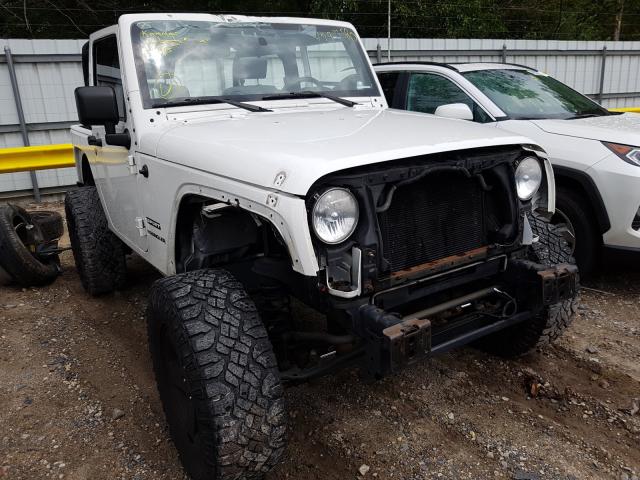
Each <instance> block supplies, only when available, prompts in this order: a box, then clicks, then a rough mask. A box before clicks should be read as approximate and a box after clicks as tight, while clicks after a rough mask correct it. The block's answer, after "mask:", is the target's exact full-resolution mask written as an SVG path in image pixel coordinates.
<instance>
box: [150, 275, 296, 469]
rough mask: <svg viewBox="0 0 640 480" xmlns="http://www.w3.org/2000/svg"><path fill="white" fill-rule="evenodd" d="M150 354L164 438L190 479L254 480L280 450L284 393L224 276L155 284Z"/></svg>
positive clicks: (241, 296) (249, 306)
mask: <svg viewBox="0 0 640 480" xmlns="http://www.w3.org/2000/svg"><path fill="white" fill-rule="evenodd" d="M147 317H148V327H149V348H150V350H151V356H152V359H153V367H154V370H155V374H156V380H157V383H158V390H159V393H160V398H161V400H162V405H163V408H164V411H165V415H166V417H167V422H168V424H169V431H170V433H171V437H172V438H173V441H174V443H175V445H176V448H177V450H178V454H179V455H180V459H181V460H182V463H183V465H184V467H185V470H186V471H187V473H188V474H189V475H190V476H191V478H193V479H194V480H205V479H206V480H214V479H215V480H226V479H259V478H262V476H263V475H264V474H265V473H266V472H267V471H269V470H270V469H271V468H272V467H273V466H274V465H276V464H277V463H278V461H279V459H280V458H281V456H282V454H283V452H284V450H285V445H286V413H285V408H284V397H283V393H284V392H283V387H282V385H281V382H280V375H279V372H278V368H277V363H276V358H275V355H274V353H273V349H272V346H271V343H270V342H269V338H268V337H267V331H266V329H265V327H264V325H263V323H262V321H261V320H260V317H259V315H258V312H257V310H256V307H255V305H254V303H253V302H252V301H251V299H250V298H249V296H248V295H247V293H246V292H245V290H244V288H243V286H242V285H241V284H240V283H239V282H238V281H236V280H235V279H234V277H233V276H232V275H231V274H230V273H228V272H226V271H223V270H199V271H195V272H189V273H185V274H180V275H174V276H172V277H167V278H164V279H161V280H158V281H157V282H155V284H154V285H153V287H152V290H151V294H150V298H149V307H148V311H147Z"/></svg>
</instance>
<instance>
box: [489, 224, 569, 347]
mask: <svg viewBox="0 0 640 480" xmlns="http://www.w3.org/2000/svg"><path fill="white" fill-rule="evenodd" d="M529 220H530V223H531V228H532V230H533V233H534V235H537V236H538V237H539V240H538V241H537V242H535V243H534V244H533V246H532V253H531V260H533V261H536V262H538V263H542V264H543V265H549V266H551V265H557V264H560V263H575V262H574V259H573V257H572V256H571V249H570V248H569V246H568V245H567V242H566V240H565V239H564V237H562V235H561V234H560V233H559V232H558V230H559V228H560V226H559V225H552V224H551V223H549V222H547V221H546V220H544V219H543V218H541V217H537V216H533V215H530V216H529ZM578 303H579V300H578V297H577V296H576V297H574V298H571V299H569V300H564V301H562V302H559V303H556V304H554V305H549V306H548V307H545V308H544V310H543V311H542V312H541V313H539V314H538V315H536V316H535V317H533V318H531V319H530V320H526V321H524V322H522V323H519V324H517V325H514V326H512V327H509V328H506V329H504V330H501V331H499V332H496V333H494V334H492V335H489V336H487V337H485V338H483V339H482V340H481V341H480V342H479V346H480V348H482V349H483V350H486V351H488V352H490V353H493V354H495V355H499V356H502V357H517V356H520V355H524V354H526V353H529V352H531V351H533V350H536V349H538V348H540V347H543V346H545V345H548V344H550V343H551V342H553V341H554V340H555V339H557V338H558V337H559V336H560V335H561V334H562V332H564V331H565V330H566V329H567V327H569V325H570V324H571V322H572V321H573V318H574V317H575V314H576V312H577V310H578Z"/></svg>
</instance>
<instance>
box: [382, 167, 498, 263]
mask: <svg viewBox="0 0 640 480" xmlns="http://www.w3.org/2000/svg"><path fill="white" fill-rule="evenodd" d="M486 196H488V192H485V191H484V190H483V188H482V186H481V184H480V182H479V181H478V179H476V178H469V177H467V176H465V175H464V174H463V173H460V172H454V171H452V172H439V173H432V174H429V175H426V176H425V177H424V178H422V179H421V180H418V181H416V182H414V183H410V184H408V185H405V186H402V187H400V188H398V190H397V191H396V192H395V195H394V197H393V200H392V202H391V205H390V206H389V209H388V210H386V211H385V212H382V213H380V214H379V215H378V220H379V225H380V230H381V233H382V242H383V249H384V253H383V255H384V257H385V258H386V259H387V261H388V262H389V264H390V267H391V271H392V272H397V271H400V270H406V269H408V268H411V267H415V266H416V265H421V264H424V263H428V262H431V261H434V260H438V259H441V258H444V257H449V256H452V255H459V254H462V253H465V252H468V251H469V250H473V249H476V248H479V247H482V246H484V245H486V244H487V243H488V242H487V227H488V224H494V223H495V222H494V221H492V219H491V218H490V217H491V216H488V215H487V213H489V212H486V211H485V210H486V208H485V204H486V201H485V197H486Z"/></svg>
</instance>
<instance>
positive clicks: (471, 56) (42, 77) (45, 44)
mask: <svg viewBox="0 0 640 480" xmlns="http://www.w3.org/2000/svg"><path fill="white" fill-rule="evenodd" d="M83 43H84V40H2V39H0V148H4V147H18V146H23V145H25V135H23V129H22V126H21V118H20V114H19V104H20V103H21V105H22V110H23V112H24V128H25V130H26V140H27V142H28V143H30V144H31V145H46V144H58V143H68V142H69V141H70V135H69V126H70V125H71V124H73V123H74V122H75V121H76V120H77V113H76V108H75V101H74V96H73V91H74V89H75V87H77V86H79V85H81V84H82V68H81V57H80V51H81V48H82V44H83ZM364 44H365V47H366V49H367V51H368V53H369V56H370V57H371V59H372V61H374V62H386V61H388V58H389V57H388V56H389V54H390V58H391V60H392V61H403V60H407V61H411V60H414V61H443V62H477V61H483V62H503V61H506V62H510V63H518V64H524V65H529V66H531V67H535V68H537V69H539V70H542V71H544V72H546V73H548V74H550V75H552V76H554V77H556V78H558V79H559V80H561V81H563V82H565V83H567V84H568V85H571V86H572V87H574V88H575V89H577V90H579V91H581V92H584V93H586V94H588V95H589V96H591V97H592V98H594V99H595V100H597V101H599V102H600V103H602V104H603V105H604V106H605V107H607V108H616V107H631V106H639V105H640V42H582V41H555V40H474V39H392V40H391V45H388V44H387V39H386V38H381V39H376V38H369V39H364ZM5 48H6V51H5ZM9 55H10V56H11V58H12V61H13V71H14V73H15V86H16V87H17V88H14V86H12V79H11V77H12V75H11V73H10V71H11V69H10V68H9V67H10V64H9V63H7V62H8V57H9ZM14 92H17V93H18V94H19V97H17V96H16V95H15V93H14ZM34 179H35V181H36V182H37V184H38V185H39V187H40V188H41V189H44V190H45V191H50V190H51V189H54V190H55V189H60V188H64V187H65V186H68V185H71V184H73V183H75V181H76V173H75V170H74V169H72V168H63V169H57V170H43V171H38V172H37V173H34V174H33V175H31V174H30V173H29V172H20V173H10V174H3V175H0V196H7V195H9V196H10V195H18V194H21V193H25V192H26V193H30V192H31V190H32V188H33V186H34V183H33V180H34Z"/></svg>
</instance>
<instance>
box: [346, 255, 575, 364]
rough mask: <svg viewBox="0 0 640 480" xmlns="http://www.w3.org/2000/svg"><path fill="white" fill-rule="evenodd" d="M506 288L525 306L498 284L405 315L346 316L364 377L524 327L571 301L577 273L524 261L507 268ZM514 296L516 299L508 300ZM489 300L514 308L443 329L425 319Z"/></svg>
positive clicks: (370, 308) (361, 311)
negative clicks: (359, 342) (359, 347)
mask: <svg viewBox="0 0 640 480" xmlns="http://www.w3.org/2000/svg"><path fill="white" fill-rule="evenodd" d="M507 278H508V279H509V281H508V282H507V284H508V285H509V287H510V290H513V291H519V292H520V295H519V296H520V297H522V292H526V298H527V301H526V304H525V305H524V307H523V308H519V307H518V306H517V304H516V303H515V300H514V297H512V296H511V295H510V294H507V293H505V291H504V288H503V287H502V285H500V284H495V285H491V286H489V287H485V288H482V289H480V290H477V291H474V292H470V293H468V294H466V295H463V296H460V297H457V298H454V299H452V300H448V301H446V302H443V303H440V304H437V305H433V306H430V307H429V308H426V309H423V310H420V311H418V312H414V313H411V314H406V315H403V316H401V315H397V314H392V313H389V312H387V311H385V310H383V309H381V308H378V307H376V306H375V305H372V304H367V305H362V306H360V307H359V308H358V309H357V310H356V311H355V312H353V313H352V319H353V321H354V327H355V328H354V329H355V331H356V333H357V334H358V335H360V336H361V337H362V338H363V339H364V341H365V350H366V358H367V362H366V363H367V365H366V368H367V370H368V372H369V374H371V375H373V376H375V377H380V376H383V375H386V374H389V373H394V372H396V371H397V370H399V369H400V368H402V367H404V366H406V365H409V364H411V363H414V362H416V361H418V360H420V359H421V358H424V357H426V356H428V355H431V354H436V353H443V352H446V351H448V350H451V349H453V348H455V347H458V346H461V345H465V344H468V343H470V342H472V341H474V340H477V339H479V338H481V337H484V336H486V335H489V334H492V333H495V332H497V331H499V330H502V329H505V328H508V327H511V326H514V325H516V324H518V323H522V322H526V321H528V320H530V319H531V318H533V317H534V316H535V315H537V314H540V313H541V312H542V310H543V309H544V308H545V307H547V306H549V305H553V304H555V303H558V302H561V301H564V300H568V299H571V298H573V297H575V296H576V295H577V290H578V270H577V267H576V266H575V265H569V264H560V265H556V266H553V267H548V266H544V265H541V264H538V263H534V262H531V261H527V260H514V261H512V262H510V268H509V271H508V275H507ZM514 295H515V296H517V295H518V294H517V293H516V294H514ZM491 296H497V297H503V298H504V296H506V297H508V298H511V300H512V301H513V302H514V305H513V307H512V308H511V309H505V310H504V311H503V312H502V315H499V316H497V315H495V314H487V313H486V312H481V311H480V312H479V311H474V310H473V308H469V312H468V313H465V314H463V315H460V316H458V318H456V319H454V320H451V321H450V322H448V323H446V324H445V325H436V324H433V323H432V320H431V318H432V317H435V316H438V315H439V314H442V313H444V312H450V311H456V310H458V311H459V310H462V309H464V307H472V305H473V304H474V302H476V301H479V300H485V299H487V298H489V297H491Z"/></svg>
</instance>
